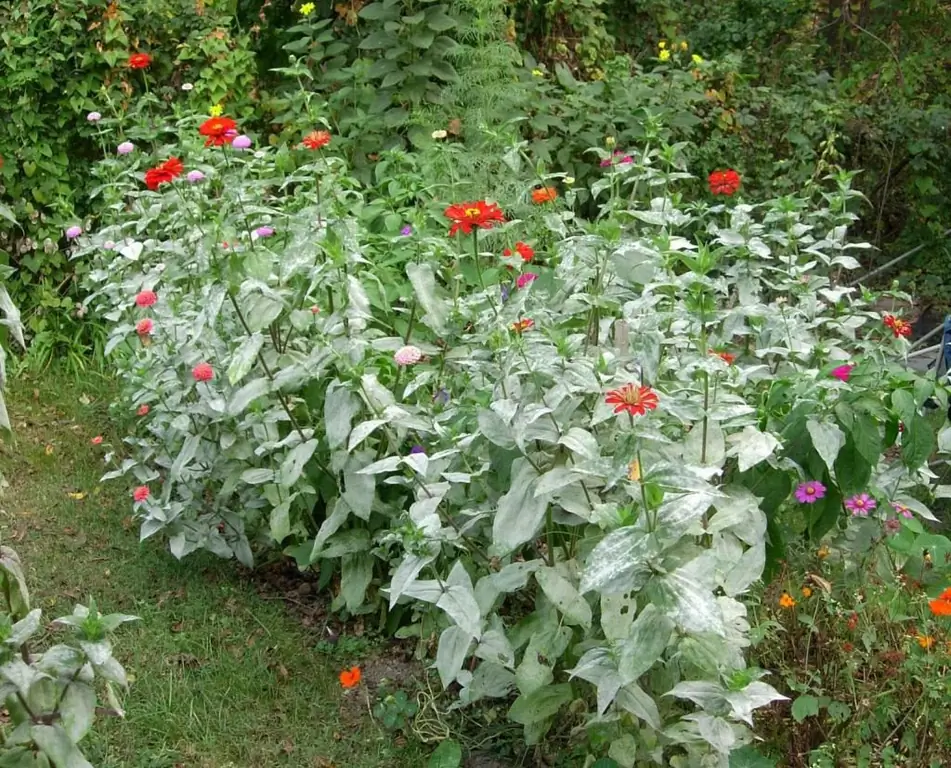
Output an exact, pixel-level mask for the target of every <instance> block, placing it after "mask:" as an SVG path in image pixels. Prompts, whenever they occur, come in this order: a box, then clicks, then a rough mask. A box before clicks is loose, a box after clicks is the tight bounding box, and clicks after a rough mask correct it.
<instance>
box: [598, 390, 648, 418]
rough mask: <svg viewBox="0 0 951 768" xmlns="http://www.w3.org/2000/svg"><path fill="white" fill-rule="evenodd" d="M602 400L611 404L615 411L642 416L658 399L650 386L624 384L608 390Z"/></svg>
mask: <svg viewBox="0 0 951 768" xmlns="http://www.w3.org/2000/svg"><path fill="white" fill-rule="evenodd" d="M604 402H606V403H607V404H608V405H613V406H614V412H615V413H623V412H624V411H627V412H628V413H629V414H631V415H632V416H643V415H644V414H645V413H647V412H648V411H653V410H654V409H655V408H656V407H657V404H658V402H659V401H658V399H657V393H656V392H655V391H654V390H653V389H651V388H650V387H638V386H635V385H634V384H625V385H624V386H621V387H618V388H617V389H612V390H611V391H610V392H608V393H607V395H605V398H604Z"/></svg>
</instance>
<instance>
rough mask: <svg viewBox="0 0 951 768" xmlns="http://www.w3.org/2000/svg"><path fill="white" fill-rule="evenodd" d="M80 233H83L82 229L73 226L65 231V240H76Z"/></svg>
mask: <svg viewBox="0 0 951 768" xmlns="http://www.w3.org/2000/svg"><path fill="white" fill-rule="evenodd" d="M82 233H83V230H82V228H81V227H77V226H76V225H75V224H74V225H73V226H71V227H70V228H69V229H67V230H66V239H67V240H75V239H76V238H77V237H79V236H80V235H81V234H82Z"/></svg>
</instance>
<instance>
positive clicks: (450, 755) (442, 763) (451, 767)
mask: <svg viewBox="0 0 951 768" xmlns="http://www.w3.org/2000/svg"><path fill="white" fill-rule="evenodd" d="M460 765H462V747H461V746H459V742H458V741H456V740H455V739H447V740H446V741H444V742H442V743H441V744H440V745H439V746H438V747H436V750H435V751H434V752H433V753H432V754H431V755H430V756H429V762H428V763H426V768H459V766H460Z"/></svg>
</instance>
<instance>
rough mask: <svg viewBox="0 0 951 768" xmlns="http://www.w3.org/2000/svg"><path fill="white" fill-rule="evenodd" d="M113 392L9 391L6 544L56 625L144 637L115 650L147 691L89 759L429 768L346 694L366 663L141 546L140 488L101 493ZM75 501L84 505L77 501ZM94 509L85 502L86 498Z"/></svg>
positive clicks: (228, 574) (206, 565) (275, 605)
mask: <svg viewBox="0 0 951 768" xmlns="http://www.w3.org/2000/svg"><path fill="white" fill-rule="evenodd" d="M108 399H109V387H108V385H107V384H106V383H103V382H100V381H97V380H87V381H84V382H80V383H76V382H70V381H59V380H57V378H56V377H55V376H51V375H47V376H45V377H44V378H43V379H41V380H39V381H29V380H24V379H20V380H17V381H14V382H13V383H12V386H11V387H10V391H8V400H9V407H10V413H11V418H12V420H13V422H14V425H15V429H16V435H15V438H14V440H10V439H6V440H2V441H0V474H2V475H3V476H5V477H6V480H7V482H8V483H9V487H7V488H6V489H4V491H3V495H2V496H0V540H2V541H3V542H4V543H5V544H8V545H11V546H13V547H14V548H15V549H16V550H17V551H18V552H19V553H20V556H21V558H22V559H23V560H24V561H25V564H26V567H27V570H28V579H29V583H30V587H31V589H32V591H33V599H34V604H35V605H36V606H38V607H42V608H43V610H44V615H45V617H46V618H47V619H51V618H54V617H55V616H58V615H62V614H63V613H69V612H70V611H71V610H72V606H73V604H74V603H75V602H76V601H78V600H85V599H86V597H87V596H89V595H93V596H95V598H96V599H97V601H98V602H99V604H100V607H101V609H102V610H103V612H115V611H118V612H123V613H131V614H135V615H137V616H139V617H141V619H142V620H141V622H139V623H138V624H135V625H126V627H125V628H123V629H122V630H121V631H120V633H119V634H118V636H117V637H116V646H117V656H118V657H119V659H120V660H121V661H122V662H123V663H124V664H125V665H126V667H127V669H128V671H129V673H130V675H131V676H132V677H133V678H134V682H133V684H132V686H131V689H130V691H129V693H128V695H127V696H126V699H125V707H126V718H125V719H124V720H118V719H115V720H108V719H104V720H100V721H98V723H97V726H96V730H95V733H94V734H93V735H92V736H91V737H90V739H89V741H88V742H86V743H85V747H86V751H87V754H88V756H89V759H90V760H91V762H92V763H93V764H94V765H97V766H101V767H102V768H118V767H119V766H122V768H177V767H178V766H189V767H192V766H194V767H195V768H251V767H254V768H258V767H262V766H313V767H314V768H330V767H331V766H336V767H337V768H343V767H344V766H346V768H370V767H371V766H374V767H375V766H394V767H398V766H414V767H416V766H421V765H424V764H425V762H426V758H425V756H424V752H423V751H422V749H421V748H419V747H417V746H416V745H414V744H412V743H410V744H409V745H406V746H402V747H400V746H397V745H396V743H395V740H394V739H393V737H392V735H391V734H387V733H384V732H383V731H382V730H381V729H380V728H379V727H378V726H377V725H376V724H375V722H374V721H373V720H372V719H371V718H370V716H369V715H368V714H367V705H366V702H365V701H363V700H362V699H363V698H364V697H365V694H364V693H363V691H360V690H355V691H351V692H347V693H344V692H343V691H341V689H340V686H339V683H338V680H337V675H338V672H339V670H340V669H341V668H342V667H344V666H348V665H350V664H352V663H356V662H358V661H359V660H358V659H354V658H343V657H342V656H343V654H340V653H338V654H336V655H335V656H327V655H322V654H321V653H318V652H317V651H316V650H315V643H316V641H317V637H316V635H315V634H314V633H309V632H308V631H306V630H305V629H304V628H303V627H301V626H300V624H299V623H298V622H296V621H295V620H294V618H293V617H291V616H290V615H288V614H287V612H286V611H285V609H284V607H283V605H282V604H281V602H280V601H271V600H266V599H264V597H262V596H261V595H259V594H258V592H257V590H256V589H255V587H254V585H253V584H251V583H249V582H248V581H247V580H243V579H242V578H241V577H240V576H239V575H238V574H237V571H236V569H235V566H234V563H227V562H222V561H219V560H217V559H215V558H213V557H201V556H196V557H189V558H187V559H186V560H185V561H184V562H177V561H175V560H174V558H172V557H171V556H170V555H169V554H168V553H167V552H166V551H165V550H164V548H163V546H162V544H161V542H145V543H144V544H141V545H140V544H139V541H138V527H137V525H135V524H134V522H133V521H132V520H131V519H130V517H129V514H130V512H131V501H130V488H127V487H126V486H125V484H123V483H121V482H113V483H107V484H105V485H103V484H100V483H99V478H100V476H101V475H102V473H103V471H104V469H103V464H102V454H103V453H104V450H103V448H104V447H105V446H102V447H98V448H97V447H95V446H93V445H91V444H90V440H91V438H93V437H94V436H95V435H97V434H103V435H104V436H105V440H106V442H107V443H108V442H109V441H112V443H113V444H116V445H118V444H119V441H118V436H117V435H115V434H111V433H110V428H109V421H108V416H107V404H108ZM69 494H73V495H72V496H70V495H69ZM80 494H83V496H82V498H77V497H78V495H80Z"/></svg>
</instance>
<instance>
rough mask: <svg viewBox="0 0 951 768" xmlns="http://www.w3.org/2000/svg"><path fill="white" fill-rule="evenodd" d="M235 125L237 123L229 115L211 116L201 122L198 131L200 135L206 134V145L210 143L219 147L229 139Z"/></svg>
mask: <svg viewBox="0 0 951 768" xmlns="http://www.w3.org/2000/svg"><path fill="white" fill-rule="evenodd" d="M237 127H238V124H237V123H236V122H235V121H234V120H232V119H231V118H230V117H211V118H208V119H207V120H205V122H203V123H202V124H201V126H200V127H199V128H198V132H199V133H200V134H201V135H202V136H207V138H206V139H205V146H206V147H210V146H212V145H214V146H216V147H221V146H224V145H225V144H227V143H228V142H229V141H230V139H231V138H232V136H234V132H235V131H236V130H237Z"/></svg>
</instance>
